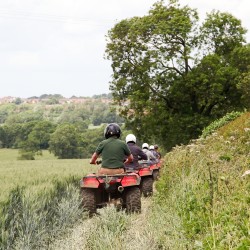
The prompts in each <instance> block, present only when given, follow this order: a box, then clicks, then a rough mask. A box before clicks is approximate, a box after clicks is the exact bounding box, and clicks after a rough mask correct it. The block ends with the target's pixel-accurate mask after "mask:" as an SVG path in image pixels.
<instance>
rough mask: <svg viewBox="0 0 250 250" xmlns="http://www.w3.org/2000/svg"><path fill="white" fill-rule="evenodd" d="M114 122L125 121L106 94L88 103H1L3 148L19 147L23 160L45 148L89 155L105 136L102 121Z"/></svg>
mask: <svg viewBox="0 0 250 250" xmlns="http://www.w3.org/2000/svg"><path fill="white" fill-rule="evenodd" d="M46 99H48V100H53V99H55V96H53V95H51V96H48V95H47V96H46ZM107 99H108V97H106V100H107ZM110 122H116V123H119V124H121V123H123V122H124V120H123V119H122V118H121V117H119V115H118V114H117V111H116V108H115V107H114V106H112V104H111V102H105V97H104V96H102V98H99V96H96V97H94V98H90V99H89V100H87V101H85V102H84V103H64V104H58V103H57V104H55V103H53V102H52V103H51V104H48V102H39V103H36V104H27V103H19V102H18V104H16V102H13V103H8V104H1V105H0V148H14V149H19V150H20V153H21V154H20V158H21V159H34V156H35V154H39V153H41V152H42V150H50V152H52V153H53V154H54V155H55V156H57V157H58V158H60V159H65V158H87V157H89V156H90V155H91V154H92V153H93V150H94V149H95V147H96V146H97V143H98V142H100V140H102V139H103V129H104V125H103V126H102V124H106V123H110ZM90 128H95V129H90Z"/></svg>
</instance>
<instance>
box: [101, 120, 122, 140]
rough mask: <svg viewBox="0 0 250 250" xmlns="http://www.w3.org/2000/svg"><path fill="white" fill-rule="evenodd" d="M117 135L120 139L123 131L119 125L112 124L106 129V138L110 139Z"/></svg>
mask: <svg viewBox="0 0 250 250" xmlns="http://www.w3.org/2000/svg"><path fill="white" fill-rule="evenodd" d="M113 135H116V136H117V137H118V138H119V137H120V136H121V129H120V127H119V125H118V124H116V123H110V124H109V125H107V127H106V128H105V129H104V137H105V138H106V139H108V138H109V137H110V136H113Z"/></svg>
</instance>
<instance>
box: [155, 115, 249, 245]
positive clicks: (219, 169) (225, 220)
mask: <svg viewBox="0 0 250 250" xmlns="http://www.w3.org/2000/svg"><path fill="white" fill-rule="evenodd" d="M249 142H250V113H249V112H247V113H244V114H242V115H241V116H237V117H236V116H235V120H233V121H231V122H228V123H226V124H225V125H224V126H222V127H220V128H218V129H217V131H216V133H213V134H212V135H210V136H207V137H206V138H205V139H204V138H200V139H197V140H194V141H192V143H191V144H189V145H187V146H178V147H175V148H174V149H173V150H172V151H171V152H170V153H168V154H167V155H166V156H165V158H164V161H165V166H164V169H163V172H162V175H161V179H160V181H159V182H158V183H157V189H158V192H159V200H158V202H159V203H160V204H162V205H163V206H170V207H171V208H172V209H173V210H176V211H177V213H178V215H179V217H180V219H181V221H182V226H183V229H184V231H185V235H186V237H187V238H188V239H189V243H190V244H191V245H192V246H193V247H191V248H192V249H248V248H249V247H250V241H249V230H248V228H249V226H250V224H249V216H250V214H249V198H248V197H249V191H250V189H249V182H248V181H249V175H246V176H243V174H244V172H245V171H246V170H248V169H249V168H250V162H249V149H250V148H249ZM162 200H165V205H164V204H163V203H162Z"/></svg>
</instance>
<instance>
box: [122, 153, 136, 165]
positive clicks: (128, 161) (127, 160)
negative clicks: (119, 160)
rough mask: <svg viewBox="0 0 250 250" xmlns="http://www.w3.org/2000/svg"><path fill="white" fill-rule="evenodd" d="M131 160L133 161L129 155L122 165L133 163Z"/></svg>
mask: <svg viewBox="0 0 250 250" xmlns="http://www.w3.org/2000/svg"><path fill="white" fill-rule="evenodd" d="M133 159H134V157H133V155H132V154H130V155H129V156H128V158H127V159H126V161H125V162H124V164H128V163H130V162H131V161H133Z"/></svg>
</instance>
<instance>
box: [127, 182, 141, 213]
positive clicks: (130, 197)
mask: <svg viewBox="0 0 250 250" xmlns="http://www.w3.org/2000/svg"><path fill="white" fill-rule="evenodd" d="M124 206H125V208H126V212H127V213H140V212H141V192H140V189H139V187H129V188H127V190H126V191H125V192H124Z"/></svg>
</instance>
